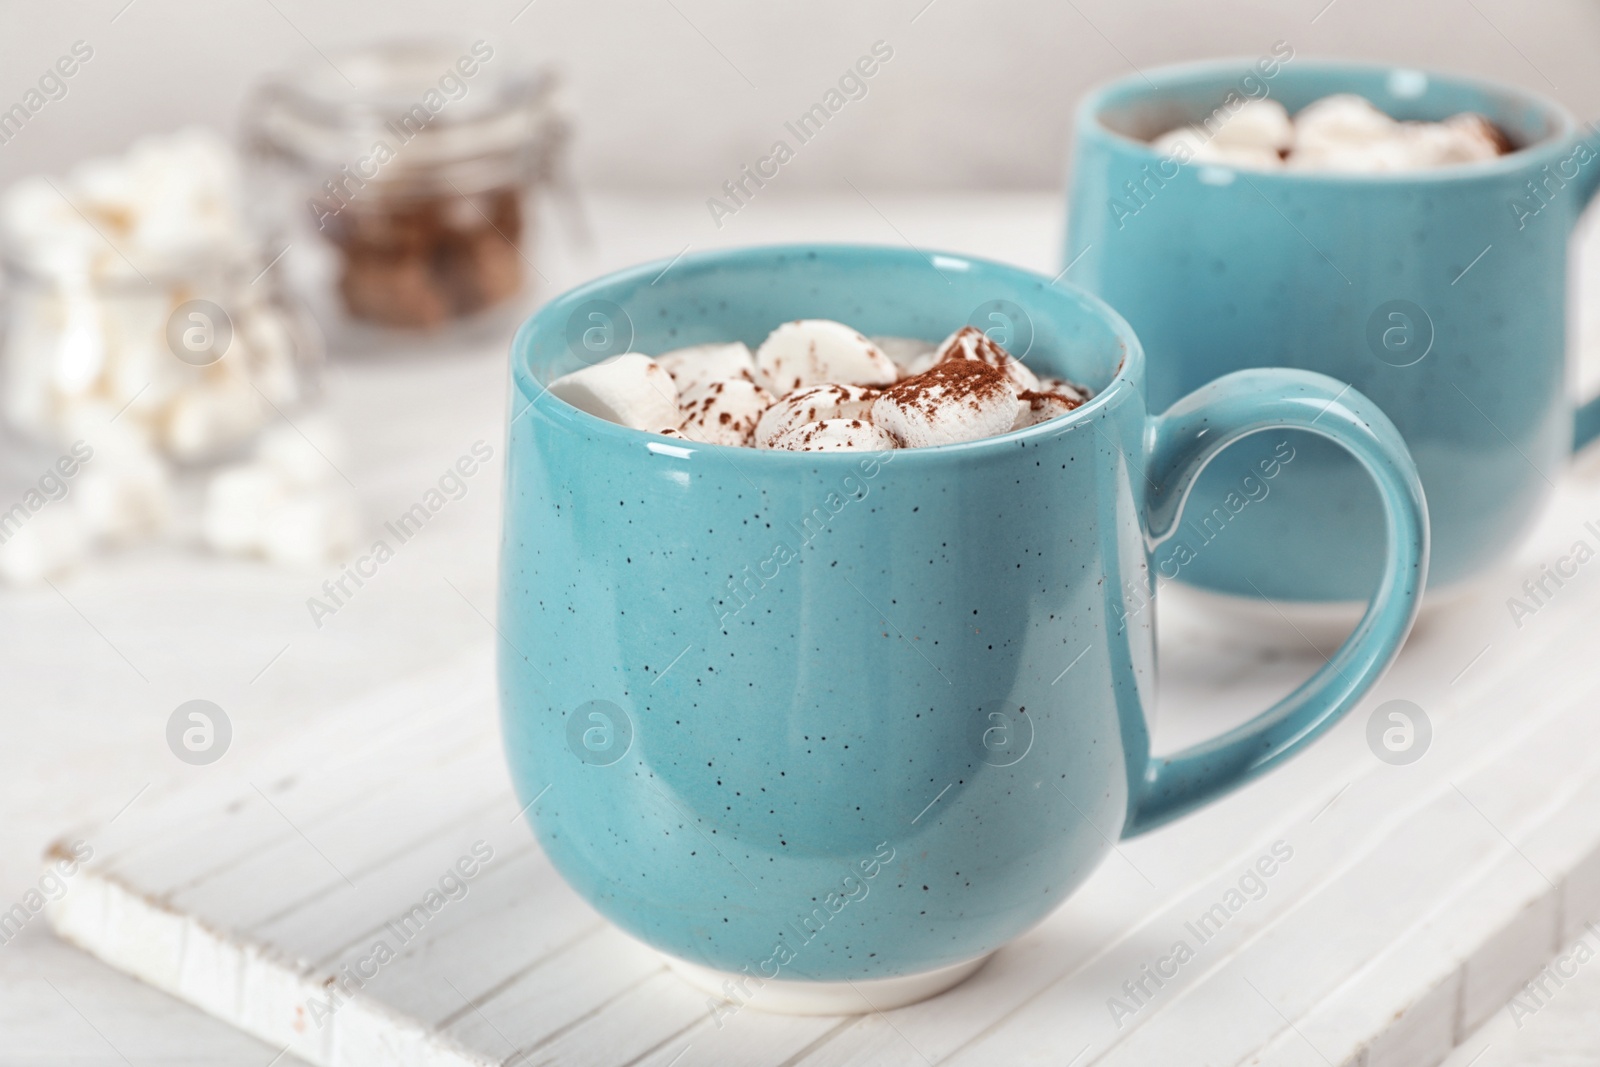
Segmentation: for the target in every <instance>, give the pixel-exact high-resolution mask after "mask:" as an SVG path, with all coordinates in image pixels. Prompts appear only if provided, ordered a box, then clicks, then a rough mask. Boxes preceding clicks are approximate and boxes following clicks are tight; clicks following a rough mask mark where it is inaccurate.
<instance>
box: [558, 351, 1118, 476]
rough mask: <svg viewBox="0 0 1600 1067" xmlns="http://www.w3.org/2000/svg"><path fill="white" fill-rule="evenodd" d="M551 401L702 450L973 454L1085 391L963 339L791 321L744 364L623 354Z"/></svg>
mask: <svg viewBox="0 0 1600 1067" xmlns="http://www.w3.org/2000/svg"><path fill="white" fill-rule="evenodd" d="M550 392H551V393H553V394H555V395H556V396H557V397H559V398H561V399H562V400H565V401H566V402H567V403H569V404H571V405H573V406H574V407H576V408H579V409H581V410H583V411H586V412H588V413H589V414H591V415H595V416H598V417H599V418H602V419H605V420H607V421H608V422H614V423H618V424H620V425H623V426H630V427H632V428H634V429H636V430H647V431H650V432H653V433H658V434H662V435H664V436H667V437H677V438H683V439H686V440H690V441H698V442H701V443H704V444H716V445H733V446H739V447H746V448H770V449H783V450H788V451H793V452H856V451H881V450H884V449H892V448H926V447H930V446H934V445H948V444H956V443H958V442H961V441H975V440H978V439H979V438H983V437H993V436H995V435H996V434H1003V433H1008V432H1010V431H1011V430H1017V429H1022V428H1023V427H1026V426H1034V425H1037V424H1038V423H1041V422H1045V421H1046V420H1049V419H1053V418H1055V417H1056V416H1058V415H1064V414H1066V413H1067V412H1069V411H1071V410H1072V409H1073V408H1076V407H1077V406H1078V405H1080V404H1082V403H1083V402H1084V401H1085V400H1087V399H1088V396H1089V394H1088V392H1087V390H1085V389H1083V388H1081V387H1079V386H1076V385H1073V384H1072V383H1070V382H1067V381H1063V380H1061V379H1058V378H1040V377H1038V376H1036V375H1035V374H1034V373H1033V371H1031V370H1029V369H1028V368H1027V367H1026V366H1025V365H1024V364H1023V363H1022V361H1021V360H1019V359H1016V358H1014V357H1013V356H1012V355H1011V354H1010V353H1009V352H1007V351H1006V350H1005V349H1004V348H1003V347H1001V346H1000V345H999V344H996V343H995V342H994V340H993V339H991V338H989V337H988V336H986V335H985V334H984V333H983V332H982V331H980V330H978V329H977V328H976V327H973V326H963V327H961V328H960V329H959V330H957V331H956V332H955V333H953V334H951V335H950V336H949V337H947V338H945V339H944V340H943V341H942V342H940V343H938V344H934V343H932V342H929V341H922V340H917V339H915V338H907V337H874V338H868V337H865V336H863V335H862V334H860V333H858V332H856V331H855V330H853V329H851V328H850V327H849V326H846V325H845V324H843V323H840V322H833V321H831V320H828V319H802V320H799V321H797V322H786V323H784V324H783V325H782V326H779V327H778V328H777V329H775V330H773V331H772V333H771V334H769V335H768V336H767V339H766V340H765V341H763V342H762V343H761V345H760V346H759V347H758V348H757V349H756V350H755V352H753V353H752V352H751V351H750V349H749V347H747V346H746V345H745V344H743V343H742V342H737V341H735V342H733V343H730V344H705V345H694V346H692V347H689V348H680V349H676V350H674V351H671V352H665V353H663V354H661V355H660V356H657V357H656V358H654V359H652V358H651V357H649V356H646V355H641V354H639V353H636V352H630V353H628V354H627V355H622V356H615V357H613V358H611V359H608V360H606V361H605V362H603V363H597V364H595V365H593V366H590V367H585V368H583V369H582V370H579V371H574V372H573V373H571V374H568V375H565V376H563V377H561V378H557V379H556V380H555V381H554V382H551V383H550Z"/></svg>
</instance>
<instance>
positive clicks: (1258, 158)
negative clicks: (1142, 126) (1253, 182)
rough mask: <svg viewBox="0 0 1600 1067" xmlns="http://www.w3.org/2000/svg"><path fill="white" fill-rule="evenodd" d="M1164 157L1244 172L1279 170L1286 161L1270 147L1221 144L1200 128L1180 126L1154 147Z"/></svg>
mask: <svg viewBox="0 0 1600 1067" xmlns="http://www.w3.org/2000/svg"><path fill="white" fill-rule="evenodd" d="M1150 147H1151V148H1153V149H1154V150H1155V151H1156V152H1158V153H1160V154H1161V155H1163V156H1167V157H1169V158H1172V159H1175V160H1177V161H1178V162H1179V163H1200V164H1210V165H1213V166H1219V167H1239V168H1242V169H1244V170H1278V169H1280V168H1282V166H1283V158H1282V157H1281V156H1279V155H1278V153H1277V152H1276V151H1274V150H1272V149H1270V148H1257V147H1250V146H1248V145H1223V144H1218V143H1217V140H1216V138H1214V137H1212V136H1211V135H1210V134H1209V133H1207V132H1206V131H1205V130H1203V129H1200V128H1199V127H1196V126H1180V127H1179V128H1178V129H1176V130H1169V131H1168V132H1166V133H1164V134H1162V135H1161V136H1160V137H1157V138H1156V139H1155V140H1154V141H1153V142H1151V145H1150Z"/></svg>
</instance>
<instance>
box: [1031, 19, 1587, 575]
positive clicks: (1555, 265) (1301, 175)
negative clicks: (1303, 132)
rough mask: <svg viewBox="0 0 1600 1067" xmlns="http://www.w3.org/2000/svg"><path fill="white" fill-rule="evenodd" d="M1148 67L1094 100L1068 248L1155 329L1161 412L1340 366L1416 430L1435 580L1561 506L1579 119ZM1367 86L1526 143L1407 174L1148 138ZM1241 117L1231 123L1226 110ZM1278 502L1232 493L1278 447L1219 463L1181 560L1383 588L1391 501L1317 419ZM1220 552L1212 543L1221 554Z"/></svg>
mask: <svg viewBox="0 0 1600 1067" xmlns="http://www.w3.org/2000/svg"><path fill="white" fill-rule="evenodd" d="M1284 53H1285V50H1284V49H1281V48H1280V49H1279V50H1278V53H1277V54H1276V55H1273V56H1269V57H1265V58H1263V59H1262V60H1259V61H1228V62H1218V63H1206V64H1200V65H1192V66H1181V67H1172V68H1167V69H1159V70H1152V71H1147V72H1145V73H1144V74H1142V75H1139V76H1135V77H1129V78H1124V79H1122V80H1120V81H1116V82H1113V83H1111V84H1109V85H1107V86H1105V87H1103V88H1101V89H1099V90H1098V91H1096V92H1094V93H1092V94H1090V95H1089V97H1088V98H1086V99H1085V100H1084V101H1083V103H1082V104H1081V106H1080V107H1079V109H1078V116H1077V139H1076V145H1075V149H1074V160H1073V167H1072V188H1071V192H1070V201H1071V202H1070V205H1069V206H1070V210H1069V221H1068V231H1069V232H1068V235H1067V239H1066V244H1065V257H1066V258H1065V259H1064V260H1063V263H1064V264H1071V269H1070V270H1069V271H1068V272H1067V278H1068V280H1070V281H1072V282H1074V283H1075V284H1078V285H1081V286H1083V287H1084V288H1085V289H1088V290H1089V291H1090V292H1092V293H1095V294H1097V295H1098V296H1100V297H1101V298H1102V299H1104V300H1105V301H1106V302H1107V303H1109V304H1110V305H1111V306H1112V307H1114V308H1116V309H1117V310H1118V311H1119V312H1120V313H1121V314H1122V315H1123V316H1125V317H1126V318H1127V320H1128V322H1129V323H1131V324H1132V326H1133V328H1134V330H1135V331H1137V332H1138V335H1139V337H1140V339H1141V340H1142V341H1143V342H1144V345H1145V349H1146V352H1147V354H1148V360H1149V362H1148V388H1149V395H1150V404H1151V406H1152V407H1154V408H1157V409H1160V408H1163V407H1165V406H1166V405H1168V404H1171V403H1173V402H1174V401H1175V400H1177V399H1178V398H1179V397H1181V396H1184V395H1186V394H1187V393H1189V392H1191V391H1192V390H1194V389H1196V388H1198V387H1199V386H1201V385H1203V384H1205V383H1206V382H1209V381H1212V380H1213V379H1216V378H1219V377H1221V376H1222V375H1225V374H1228V373H1230V372H1232V371H1236V370H1240V369H1243V368H1247V367H1263V366H1284V367H1297V368H1301V369H1305V370H1313V371H1319V372H1321V373H1323V374H1328V375H1332V376H1333V377H1335V378H1338V379H1340V380H1341V381H1345V382H1349V383H1351V385H1352V386H1353V387H1354V388H1356V389H1358V390H1360V391H1361V392H1362V393H1365V394H1366V395H1367V396H1368V397H1370V398H1371V399H1373V400H1375V401H1376V402H1377V403H1378V405H1379V406H1380V407H1381V408H1383V410H1384V412H1385V413H1387V414H1388V416H1389V417H1390V418H1391V419H1393V420H1394V423H1395V425H1396V426H1398V427H1399V428H1400V432H1401V434H1402V435H1403V436H1404V438H1405V441H1406V444H1407V445H1408V446H1409V447H1410V449H1411V454H1412V456H1413V457H1415V459H1416V463H1417V469H1418V470H1419V471H1420V472H1421V474H1422V482H1423V485H1424V486H1425V487H1426V488H1427V493H1428V507H1429V511H1430V512H1431V515H1432V519H1433V531H1434V538H1435V540H1434V554H1433V567H1432V570H1431V572H1430V578H1431V580H1432V583H1433V586H1434V587H1443V586H1450V585H1452V584H1456V583H1461V582H1463V581H1464V580H1466V579H1469V578H1470V577H1472V576H1473V575H1475V574H1478V573H1480V572H1482V571H1483V570H1485V568H1487V567H1489V566H1490V565H1491V564H1493V563H1494V562H1496V561H1497V560H1499V559H1501V558H1502V557H1504V556H1505V555H1507V554H1508V553H1509V552H1510V551H1511V550H1512V548H1513V547H1514V546H1515V544H1516V542H1517V541H1518V540H1519V538H1521V537H1522V536H1523V534H1524V533H1526V532H1527V531H1528V530H1529V528H1530V527H1531V526H1532V524H1533V523H1534V521H1535V520H1536V519H1537V518H1538V515H1539V513H1540V510H1541V507H1542V505H1543V504H1544V502H1545V501H1546V499H1547V498H1548V497H1549V495H1550V493H1551V492H1552V490H1553V482H1554V480H1555V479H1556V478H1557V477H1558V476H1559V473H1560V472H1561V471H1562V470H1563V469H1564V467H1565V463H1566V459H1567V457H1568V455H1569V453H1570V452H1571V450H1572V448H1573V447H1574V442H1575V441H1576V443H1577V444H1583V443H1585V442H1587V441H1588V440H1589V439H1590V438H1592V437H1593V436H1595V434H1596V432H1597V431H1600V408H1597V407H1596V405H1595V404H1594V403H1593V402H1591V403H1589V404H1587V405H1584V406H1583V407H1582V408H1581V409H1578V410H1577V411H1576V416H1577V417H1576V429H1575V428H1574V423H1575V420H1574V414H1575V411H1574V407H1575V405H1574V403H1573V401H1572V400H1571V395H1572V393H1571V391H1570V388H1569V383H1568V362H1567V353H1566V333H1565V325H1566V321H1565V320H1566V310H1567V299H1566V298H1567V293H1566V289H1567V243H1568V238H1569V236H1570V235H1571V233H1572V231H1573V227H1574V226H1575V224H1576V222H1577V219H1578V216H1579V214H1580V213H1581V212H1582V210H1583V208H1584V207H1585V205H1586V204H1587V203H1588V202H1589V199H1590V198H1591V197H1592V196H1593V194H1594V191H1595V189H1596V188H1597V187H1600V155H1597V153H1596V151H1595V149H1594V147H1593V146H1592V145H1591V143H1590V142H1589V140H1587V138H1588V137H1589V136H1590V132H1589V131H1580V129H1579V126H1578V124H1577V123H1576V122H1575V121H1574V120H1573V118H1572V116H1571V115H1569V114H1568V113H1567V112H1566V111H1564V110H1562V109H1561V108H1560V107H1558V106H1557V105H1555V104H1554V103H1551V102H1550V101H1548V100H1545V99H1543V98H1541V97H1538V96H1536V95H1533V94H1531V93H1527V92H1524V91H1522V90H1520V89H1512V88H1509V87H1505V86H1497V85H1493V84H1490V83H1486V82H1480V81H1476V80H1472V79H1468V78H1461V77H1455V76H1446V75H1440V74H1431V73H1428V74H1425V73H1422V72H1419V71H1412V70H1398V69H1394V68H1390V67H1373V66H1362V65H1356V64H1349V63H1326V62H1316V61H1307V60H1300V59H1295V58H1293V54H1292V51H1290V52H1288V56H1287V58H1285V54H1284ZM1332 93H1359V94H1361V95H1362V96H1365V97H1366V98H1367V99H1369V100H1371V101H1372V102H1373V104H1375V105H1376V106H1377V107H1378V108H1379V109H1380V110H1383V111H1385V112H1387V113H1389V114H1390V115H1393V116H1395V117H1397V118H1402V119H1442V118H1445V117H1447V116H1450V115H1452V114H1456V113H1458V112H1462V111H1476V112H1480V113H1482V114H1484V115H1486V116H1488V117H1489V118H1490V119H1491V120H1493V121H1494V122H1495V123H1496V124H1497V125H1498V126H1500V128H1501V129H1502V130H1504V131H1505V132H1506V133H1507V134H1509V135H1510V137H1511V139H1512V141H1513V143H1514V144H1516V145H1518V146H1520V147H1519V148H1518V150H1517V151H1515V152H1513V153H1511V154H1508V155H1506V156H1503V157H1501V158H1500V159H1498V160H1496V161H1492V162H1488V163H1478V164H1471V165H1467V166H1455V167H1446V168H1439V169H1434V170H1427V171H1420V172H1411V173H1396V174H1377V175H1367V174H1318V173H1308V172H1293V171H1272V172H1262V171H1249V170H1236V169H1232V168H1228V167H1219V166H1210V165H1200V164H1188V165H1184V164H1180V163H1179V162H1178V161H1177V160H1175V159H1171V158H1168V157H1166V156H1163V155H1161V154H1158V153H1157V152H1156V151H1155V150H1154V149H1153V148H1152V147H1151V145H1150V144H1149V143H1147V139H1148V138H1150V137H1152V136H1154V135H1156V134H1159V133H1162V132H1164V131H1165V130H1167V129H1171V128H1173V127H1175V126H1178V125H1182V124H1185V123H1199V122H1205V121H1207V119H1208V118H1210V119H1211V121H1213V122H1215V121H1218V120H1219V119H1220V118H1221V117H1223V116H1224V115H1225V114H1226V111H1217V109H1219V108H1225V107H1227V106H1228V100H1229V97H1230V94H1231V95H1232V99H1233V100H1235V101H1237V100H1241V99H1244V98H1246V97H1256V98H1259V97H1264V96H1265V97H1271V98H1273V99H1276V100H1279V101H1280V102H1282V103H1283V104H1284V105H1285V106H1286V107H1288V109H1289V110H1290V111H1291V112H1294V111H1296V110H1298V109H1299V108H1301V107H1304V106H1305V105H1306V104H1309V103H1311V102H1312V101H1313V100H1316V99H1318V98H1320V97H1323V96H1326V95H1329V94H1332ZM1214 115H1215V117H1213V116H1214ZM1290 445H1291V448H1292V449H1293V451H1294V453H1295V458H1294V460H1293V462H1292V463H1291V464H1289V465H1288V466H1287V468H1286V469H1285V471H1284V475H1283V476H1282V477H1281V478H1279V479H1277V480H1276V483H1275V484H1274V485H1273V487H1272V495H1273V497H1274V500H1273V501H1272V502H1271V503H1263V504H1262V505H1261V506H1259V507H1256V506H1253V505H1252V507H1251V508H1249V509H1246V510H1244V511H1234V510H1233V509H1232V508H1230V507H1227V506H1225V505H1224V500H1225V497H1226V495H1227V494H1228V493H1229V492H1230V491H1231V490H1233V489H1234V488H1235V487H1237V486H1238V484H1239V480H1240V478H1241V477H1242V476H1243V475H1244V474H1246V473H1248V472H1249V471H1250V470H1252V469H1253V467H1254V466H1255V465H1256V464H1257V463H1259V462H1260V461H1261V460H1263V459H1264V458H1267V457H1268V456H1269V455H1270V453H1271V450H1272V448H1273V447H1274V442H1268V441H1267V440H1266V439H1261V440H1259V441H1256V442H1248V443H1246V444H1245V445H1243V446H1241V447H1240V448H1239V449H1236V450H1234V451H1233V453H1232V454H1230V455H1228V456H1224V457H1222V458H1221V459H1219V460H1218V462H1217V463H1215V464H1214V465H1213V466H1212V468H1211V469H1210V470H1208V471H1207V472H1206V473H1205V474H1204V475H1202V476H1201V478H1200V481H1199V483H1198V485H1197V486H1196V489H1195V503H1196V504H1197V505H1198V507H1196V508H1192V509H1191V511H1192V512H1193V513H1194V514H1196V515H1203V516H1207V517H1209V518H1210V519H1211V521H1210V522H1209V523H1207V524H1206V527H1205V528H1201V527H1200V526H1199V525H1198V524H1197V523H1191V525H1190V527H1189V530H1188V533H1189V541H1190V542H1191V547H1194V548H1195V549H1196V550H1195V553H1194V558H1193V559H1192V560H1187V561H1182V562H1179V561H1175V560H1171V559H1168V558H1163V559H1162V560H1160V561H1159V562H1160V564H1161V565H1162V566H1163V567H1164V572H1165V573H1167V574H1168V575H1169V576H1175V577H1178V578H1179V579H1180V580H1183V581H1186V582H1191V583H1194V584H1195V585H1198V586H1201V587H1204V588H1206V589H1208V590H1211V591H1213V592H1217V593H1223V594H1234V595H1241V596H1249V597H1258V596H1266V597H1270V598H1273V599H1285V600H1299V601H1346V600H1359V599H1362V598H1364V597H1365V596H1366V591H1367V590H1369V589H1371V588H1372V583H1373V582H1374V581H1376V579H1377V575H1378V573H1379V569H1380V567H1381V566H1382V565H1383V556H1384V550H1383V543H1382V541H1381V540H1380V539H1379V537H1378V536H1377V531H1378V529H1379V528H1380V522H1379V518H1378V516H1379V511H1380V507H1381V505H1380V501H1379V499H1378V496H1377V494H1376V493H1375V492H1374V491H1373V489H1372V488H1371V485H1370V483H1369V482H1368V480H1367V478H1366V475H1365V473H1364V472H1363V471H1362V470H1361V468H1360V466H1359V465H1358V464H1356V463H1354V462H1352V461H1351V460H1350V459H1349V458H1348V457H1347V456H1346V455H1345V454H1344V453H1343V452H1342V451H1341V450H1339V449H1337V448H1336V447H1333V446H1330V445H1329V444H1328V443H1327V442H1326V441H1319V440H1316V439H1313V438H1309V437H1307V436H1305V435H1302V434H1298V433H1296V434H1291V435H1290ZM1199 545H1203V546H1204V548H1203V550H1201V549H1200V548H1199V547H1198V546H1199Z"/></svg>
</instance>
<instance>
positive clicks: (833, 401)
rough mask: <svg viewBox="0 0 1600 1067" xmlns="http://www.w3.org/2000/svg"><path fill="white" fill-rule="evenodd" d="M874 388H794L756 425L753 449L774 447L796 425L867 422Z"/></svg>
mask: <svg viewBox="0 0 1600 1067" xmlns="http://www.w3.org/2000/svg"><path fill="white" fill-rule="evenodd" d="M878 392H879V390H877V389H870V388H867V387H865V386H860V385H839V384H837V383H834V382H827V383H824V384H822V385H813V386H811V387H810V388H807V389H796V390H795V391H794V392H792V393H790V394H789V395H788V396H786V397H784V398H783V399H782V400H779V401H777V402H776V403H774V404H773V405H772V406H771V407H769V408H767V410H766V411H765V412H764V413H763V414H762V416H761V420H760V421H759V422H758V423H757V424H756V432H755V446H756V447H757V448H773V447H775V446H774V445H773V443H772V442H773V441H775V440H776V439H777V438H779V437H781V436H782V435H784V434H786V433H788V432H789V431H790V430H792V429H794V428H795V427H796V426H803V425H805V424H806V423H808V422H822V421H824V420H827V419H866V418H869V414H868V413H869V412H870V411H871V410H872V402H873V401H874V400H876V399H877V398H878Z"/></svg>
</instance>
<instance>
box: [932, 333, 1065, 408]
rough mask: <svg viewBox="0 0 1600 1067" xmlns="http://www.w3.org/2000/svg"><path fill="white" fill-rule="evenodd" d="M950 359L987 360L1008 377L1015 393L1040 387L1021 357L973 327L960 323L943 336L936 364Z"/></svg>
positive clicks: (1036, 378)
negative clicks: (961, 325)
mask: <svg viewBox="0 0 1600 1067" xmlns="http://www.w3.org/2000/svg"><path fill="white" fill-rule="evenodd" d="M951 359H975V360H978V361H979V362H981V363H987V364H988V365H989V366H991V367H993V368H995V369H996V370H998V371H1000V372H1001V373H1002V374H1004V375H1005V376H1006V377H1007V378H1009V379H1010V380H1011V384H1012V386H1013V387H1015V388H1016V390H1017V391H1018V392H1024V391H1027V390H1032V389H1037V388H1039V379H1038V377H1037V376H1036V375H1035V374H1034V373H1033V371H1031V370H1029V369H1028V368H1027V367H1026V366H1024V365H1023V363H1022V360H1020V359H1018V358H1016V357H1015V356H1013V355H1012V354H1011V353H1010V352H1007V351H1006V350H1005V349H1004V348H1002V347H1000V345H998V344H996V343H995V341H994V340H993V339H992V338H990V337H989V336H988V335H987V334H985V333H984V332H983V331H982V330H980V329H978V328H977V327H976V326H963V327H961V329H959V330H957V331H956V332H955V333H953V334H951V335H950V336H949V337H946V338H945V339H944V341H943V342H941V343H940V345H939V348H938V358H937V359H936V360H935V361H934V362H935V364H938V363H943V362H945V361H946V360H951Z"/></svg>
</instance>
